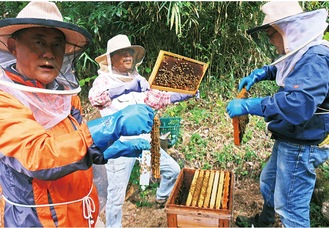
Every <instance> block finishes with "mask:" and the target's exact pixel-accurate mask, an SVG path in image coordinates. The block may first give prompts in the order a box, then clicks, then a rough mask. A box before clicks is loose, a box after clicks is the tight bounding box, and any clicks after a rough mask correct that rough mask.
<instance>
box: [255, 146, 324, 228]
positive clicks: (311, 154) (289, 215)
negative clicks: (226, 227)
mask: <svg viewBox="0 0 329 228" xmlns="http://www.w3.org/2000/svg"><path fill="white" fill-rule="evenodd" d="M328 157H329V149H322V148H319V147H318V146H315V145H297V144H292V143H287V142H281V141H278V140H276V141H275V144H274V146H273V150H272V155H271V157H270V159H269V161H268V162H267V164H266V166H265V168H264V169H263V170H262V173H261V176H260V191H261V193H262V195H263V198H264V204H266V205H268V206H270V207H274V209H275V212H276V213H278V214H279V215H280V218H281V222H282V224H283V225H284V226H285V227H310V201H311V198H312V194H313V190H314V187H315V181H316V173H315V169H316V168H317V167H318V166H319V165H321V164H322V163H323V162H325V161H326V160H327V159H328Z"/></svg>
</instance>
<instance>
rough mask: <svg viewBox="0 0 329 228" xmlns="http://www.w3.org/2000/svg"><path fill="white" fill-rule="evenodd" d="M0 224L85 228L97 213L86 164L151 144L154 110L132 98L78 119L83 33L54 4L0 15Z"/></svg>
mask: <svg viewBox="0 0 329 228" xmlns="http://www.w3.org/2000/svg"><path fill="white" fill-rule="evenodd" d="M0 34H1V35H0V65H1V69H0V129H1V136H0V184H1V187H2V200H1V201H0V202H1V208H0V209H1V211H3V212H4V215H3V214H2V215H1V216H2V217H1V218H0V222H2V224H1V226H6V227H42V226H43V227H55V226H56V227H73V226H76V227H88V226H94V225H95V221H96V219H97V216H98V213H99V201H98V195H97V190H96V188H95V185H94V184H93V174H92V167H91V166H92V164H93V163H96V164H104V163H106V161H107V159H109V158H114V157H119V156H139V154H140V153H141V151H142V150H144V149H150V144H149V143H148V142H147V141H146V140H143V139H136V140H132V141H129V142H121V141H119V140H118V139H119V137H120V136H121V135H123V136H130V135H139V134H141V133H148V132H150V131H151V128H152V124H153V117H154V113H153V111H152V109H150V108H148V107H147V106H146V105H131V106H128V107H127V108H125V109H123V110H121V111H119V112H117V113H114V114H112V115H109V116H105V117H102V118H100V119H96V120H93V121H90V122H88V123H82V116H81V104H80V100H79V98H78V96H76V94H77V93H78V92H79V91H80V87H79V83H78V82H77V80H76V79H75V76H74V74H73V69H72V65H73V63H72V62H73V59H76V57H77V56H79V55H80V54H81V53H82V52H83V51H84V50H85V48H87V46H88V45H89V43H90V39H91V37H90V34H89V33H88V32H86V31H85V30H83V29H81V28H80V27H78V26H76V25H73V24H70V23H66V22H63V18H62V15H61V13H60V12H59V10H58V8H57V7H56V5H55V4H54V3H50V2H46V1H32V2H30V3H28V4H27V5H26V6H25V8H23V9H22V10H21V12H20V13H19V14H18V15H17V17H16V18H8V19H3V20H0Z"/></svg>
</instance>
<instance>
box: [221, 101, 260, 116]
mask: <svg viewBox="0 0 329 228" xmlns="http://www.w3.org/2000/svg"><path fill="white" fill-rule="evenodd" d="M262 99H263V98H248V99H233V100H232V101H230V102H229V103H228V105H227V107H226V111H227V113H228V114H229V116H230V117H231V118H233V117H235V116H243V115H247V114H252V115H257V116H264V114H263V110H262V106H261V101H262Z"/></svg>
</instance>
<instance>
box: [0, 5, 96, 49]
mask: <svg viewBox="0 0 329 228" xmlns="http://www.w3.org/2000/svg"><path fill="white" fill-rule="evenodd" d="M35 27H45V28H55V29H58V30H60V31H62V32H63V33H64V35H65V41H66V48H65V54H71V53H74V52H78V51H80V50H84V49H85V48H87V47H88V45H89V43H90V40H91V35H90V34H89V33H88V32H87V31H86V30H84V29H82V28H80V27H78V26H77V25H74V24H71V23H67V22H64V21H63V17H62V14H61V13H60V11H59V10H58V8H57V6H56V4H55V3H53V2H47V1H32V2H30V3H28V4H27V5H26V6H25V7H24V8H23V9H22V10H21V11H20V12H19V13H18V15H17V17H16V18H7V19H3V20H0V49H1V50H5V51H8V48H7V40H8V38H9V37H11V35H12V34H13V33H14V32H16V31H18V30H21V29H26V28H35Z"/></svg>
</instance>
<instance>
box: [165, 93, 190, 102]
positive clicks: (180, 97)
mask: <svg viewBox="0 0 329 228" xmlns="http://www.w3.org/2000/svg"><path fill="white" fill-rule="evenodd" d="M194 96H195V95H191V94H185V93H172V94H171V96H170V102H171V103H175V102H180V101H184V100H187V99H189V98H192V97H194Z"/></svg>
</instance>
